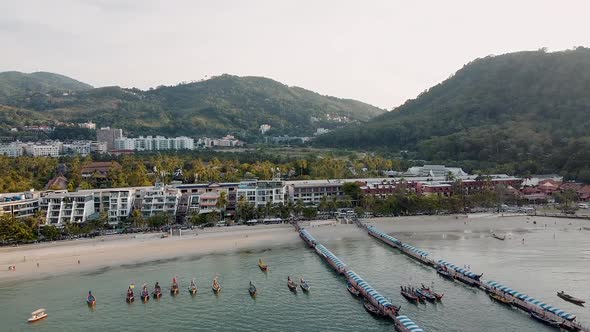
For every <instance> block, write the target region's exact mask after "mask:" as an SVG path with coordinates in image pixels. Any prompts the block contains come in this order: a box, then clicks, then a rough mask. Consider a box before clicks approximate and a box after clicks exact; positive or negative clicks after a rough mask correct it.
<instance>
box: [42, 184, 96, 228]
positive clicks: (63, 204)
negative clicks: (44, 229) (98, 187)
mask: <svg viewBox="0 0 590 332" xmlns="http://www.w3.org/2000/svg"><path fill="white" fill-rule="evenodd" d="M40 206H41V209H43V210H44V211H47V214H46V223H45V224H46V225H53V226H63V225H65V224H67V223H84V222H86V221H88V220H89V219H92V217H96V214H95V211H94V195H93V194H92V193H88V192H80V193H78V192H74V193H68V192H64V193H49V194H48V195H46V196H43V197H42V198H41V204H40ZM93 215H94V216H93Z"/></svg>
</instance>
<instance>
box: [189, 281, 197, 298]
mask: <svg viewBox="0 0 590 332" xmlns="http://www.w3.org/2000/svg"><path fill="white" fill-rule="evenodd" d="M188 292H189V293H190V294H191V295H197V285H196V284H195V279H194V278H193V279H191V284H190V285H189V286H188Z"/></svg>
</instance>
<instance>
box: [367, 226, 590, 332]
mask: <svg viewBox="0 0 590 332" xmlns="http://www.w3.org/2000/svg"><path fill="white" fill-rule="evenodd" d="M358 224H362V223H361V222H358ZM359 226H360V227H361V228H363V229H366V230H367V232H368V234H369V235H370V236H372V237H374V238H376V239H378V240H380V241H381V242H383V243H385V244H387V245H388V246H390V247H393V248H396V249H398V250H400V251H401V252H402V253H404V254H405V255H407V256H408V257H410V258H412V259H414V260H416V261H418V262H420V263H423V264H425V265H428V266H431V267H433V268H435V269H437V270H443V271H445V272H447V273H448V274H449V275H450V276H451V277H452V279H454V280H457V281H460V282H462V283H464V284H466V285H468V286H472V287H476V288H478V289H481V290H484V291H485V292H486V293H488V294H490V293H492V294H495V295H497V296H500V297H502V298H504V299H506V300H507V301H509V303H511V304H512V305H514V306H516V307H518V308H520V309H522V310H524V311H525V312H527V313H529V314H530V313H535V314H537V315H540V316H541V317H544V318H547V319H550V320H552V321H555V322H556V325H558V326H556V327H559V328H562V329H565V330H569V331H579V332H590V328H588V327H585V326H582V325H581V324H580V323H578V322H575V319H576V316H575V315H573V314H570V313H567V312H565V311H563V310H561V309H559V308H557V307H554V306H551V305H548V304H546V303H543V302H541V301H539V300H536V299H534V298H532V297H530V296H528V295H525V294H522V293H519V292H517V291H515V290H513V289H511V288H508V287H506V286H503V285H502V284H500V283H498V282H495V281H487V282H485V281H483V280H481V277H482V275H483V273H482V274H476V273H474V272H472V271H469V270H468V269H464V268H461V267H459V266H456V265H454V264H452V263H450V262H448V261H446V260H443V259H439V260H438V261H436V262H435V261H434V260H433V259H432V258H431V257H430V253H428V252H426V251H424V250H421V249H419V248H416V247H413V246H411V245H409V244H407V243H402V241H400V240H398V239H396V238H395V237H393V236H391V235H389V234H387V233H385V232H382V231H381V230H379V229H377V228H376V227H374V226H366V225H364V224H363V225H359ZM399 317H404V316H398V320H397V321H401V320H400V319H399ZM406 318H407V317H406ZM406 322H407V320H406ZM396 324H397V323H396ZM396 328H397V325H396ZM408 331H412V330H408Z"/></svg>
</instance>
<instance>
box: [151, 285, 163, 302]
mask: <svg viewBox="0 0 590 332" xmlns="http://www.w3.org/2000/svg"><path fill="white" fill-rule="evenodd" d="M152 294H153V296H154V299H159V298H161V297H162V289H161V288H160V286H158V287H156V288H155V289H154V292H153V293H152Z"/></svg>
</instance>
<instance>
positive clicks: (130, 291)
mask: <svg viewBox="0 0 590 332" xmlns="http://www.w3.org/2000/svg"><path fill="white" fill-rule="evenodd" d="M125 301H127V303H131V302H133V301H135V296H133V289H131V286H129V288H128V289H127V295H125Z"/></svg>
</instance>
